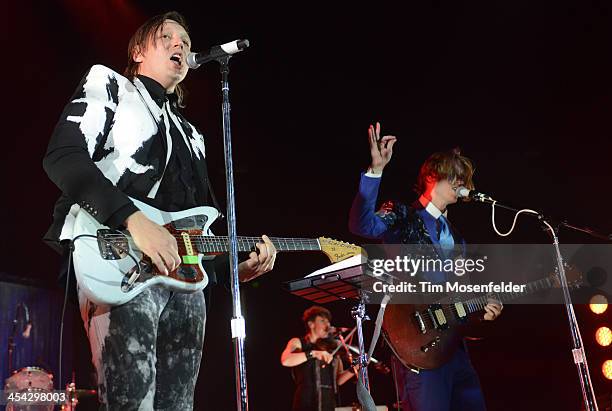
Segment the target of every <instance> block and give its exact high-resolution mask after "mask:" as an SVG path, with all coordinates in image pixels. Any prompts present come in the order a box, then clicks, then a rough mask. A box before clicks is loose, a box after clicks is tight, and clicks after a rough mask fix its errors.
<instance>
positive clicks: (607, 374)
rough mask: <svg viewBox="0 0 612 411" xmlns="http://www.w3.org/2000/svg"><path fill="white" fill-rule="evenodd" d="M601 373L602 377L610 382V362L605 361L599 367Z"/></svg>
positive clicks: (611, 377) (611, 361) (611, 371)
mask: <svg viewBox="0 0 612 411" xmlns="http://www.w3.org/2000/svg"><path fill="white" fill-rule="evenodd" d="M601 372H603V375H604V377H606V378H607V379H609V380H612V360H607V361H606V362H604V363H603V365H602V366H601Z"/></svg>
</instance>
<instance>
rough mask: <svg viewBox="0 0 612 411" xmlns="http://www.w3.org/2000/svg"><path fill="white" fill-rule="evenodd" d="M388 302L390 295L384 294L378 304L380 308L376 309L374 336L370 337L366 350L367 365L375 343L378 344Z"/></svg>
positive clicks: (370, 359)
mask: <svg viewBox="0 0 612 411" xmlns="http://www.w3.org/2000/svg"><path fill="white" fill-rule="evenodd" d="M389 300H391V295H390V294H385V296H384V297H383V299H382V301H381V302H380V308H379V309H378V314H377V315H376V322H375V323H374V335H373V336H372V342H371V343H370V349H369V350H368V363H369V362H370V361H372V354H373V353H374V349H375V348H376V343H377V342H378V338H379V337H380V329H381V328H382V323H383V318H384V316H385V309H386V308H387V304H388V303H389Z"/></svg>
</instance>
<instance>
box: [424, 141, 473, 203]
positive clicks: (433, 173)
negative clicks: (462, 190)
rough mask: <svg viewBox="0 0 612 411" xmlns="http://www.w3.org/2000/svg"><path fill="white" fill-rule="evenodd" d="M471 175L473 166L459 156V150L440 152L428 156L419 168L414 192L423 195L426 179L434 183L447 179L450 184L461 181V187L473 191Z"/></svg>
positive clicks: (468, 160) (469, 161)
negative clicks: (432, 180)
mask: <svg viewBox="0 0 612 411" xmlns="http://www.w3.org/2000/svg"><path fill="white" fill-rule="evenodd" d="M473 175H474V166H473V165H472V161H471V160H470V159H469V158H467V157H465V156H462V155H461V149H460V148H458V147H457V148H454V149H452V150H448V151H440V152H437V153H433V154H432V155H431V156H429V158H428V159H427V160H425V162H424V163H423V165H422V166H421V170H420V171H419V176H418V177H417V183H416V185H415V187H414V191H416V192H417V194H423V193H424V192H425V189H426V186H427V178H428V177H431V178H433V179H434V180H436V181H440V180H443V179H448V180H449V181H450V182H451V183H453V182H455V181H456V180H458V179H461V180H463V185H464V186H465V187H466V188H467V189H468V190H473V189H474V182H473V181H472V177H473Z"/></svg>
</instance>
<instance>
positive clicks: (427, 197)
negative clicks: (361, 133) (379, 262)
mask: <svg viewBox="0 0 612 411" xmlns="http://www.w3.org/2000/svg"><path fill="white" fill-rule="evenodd" d="M368 135H369V143H370V153H371V157H372V162H371V164H370V167H369V168H368V170H367V172H365V173H362V175H361V181H360V184H359V191H358V193H357V195H356V197H355V199H354V201H353V205H352V207H351V212H350V217H349V228H350V230H351V232H353V233H354V234H357V235H360V236H362V237H366V238H370V239H377V240H382V241H383V242H384V243H386V244H431V245H432V247H436V248H438V249H442V250H445V249H452V248H453V247H454V246H455V244H463V243H464V240H463V238H462V237H461V235H460V234H459V233H458V231H457V230H456V229H455V228H454V227H453V226H452V225H451V224H450V222H449V220H448V211H447V207H448V206H449V205H450V204H454V203H456V202H457V200H458V197H457V192H456V190H457V188H458V187H460V186H464V187H466V188H468V189H473V188H474V185H473V182H472V175H473V173H474V168H473V166H472V162H471V161H470V160H469V159H468V158H466V157H464V156H462V155H461V153H460V151H459V150H458V149H455V150H451V151H447V152H438V153H434V154H432V155H431V156H430V157H429V158H428V159H427V160H426V161H425V163H423V165H422V166H421V169H420V172H419V176H418V178H417V184H416V186H415V191H416V192H417V194H418V195H419V198H418V200H417V201H415V202H414V203H413V204H412V205H410V206H408V205H405V204H402V203H399V202H386V203H384V204H383V206H382V208H381V210H379V211H378V212H376V211H375V206H376V201H377V198H378V189H379V187H380V180H381V177H382V173H383V170H384V168H385V166H386V165H387V164H388V163H389V161H390V160H391V156H392V154H393V146H394V144H395V143H396V141H397V138H396V137H394V136H383V137H381V136H380V124H379V123H377V124H376V126H372V125H370V128H369V130H368ZM501 310H502V306H501V304H499V303H497V302H492V301H491V302H489V304H487V305H486V306H485V315H484V319H485V320H494V319H495V318H497V317H498V316H499V315H500V313H501ZM394 362H395V365H396V369H397V379H398V381H397V382H398V387H399V396H400V399H401V403H402V410H403V411H481V410H485V403H484V398H483V395H482V391H481V388H480V382H479V380H478V375H477V374H476V371H475V370H474V368H473V367H472V364H471V362H470V359H469V357H468V355H467V352H466V351H465V348H464V347H463V346H461V347H459V349H457V350H456V351H455V354H454V355H453V357H452V358H451V359H450V360H449V361H448V362H446V363H445V364H444V365H442V366H440V367H438V368H435V369H431V370H416V369H414V370H413V369H409V368H407V367H406V366H404V365H403V364H402V363H401V362H400V361H399V359H397V358H394Z"/></svg>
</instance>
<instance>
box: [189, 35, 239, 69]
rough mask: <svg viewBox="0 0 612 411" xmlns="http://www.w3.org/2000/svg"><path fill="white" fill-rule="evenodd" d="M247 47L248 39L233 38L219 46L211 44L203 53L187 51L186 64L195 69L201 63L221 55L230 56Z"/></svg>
mask: <svg viewBox="0 0 612 411" xmlns="http://www.w3.org/2000/svg"><path fill="white" fill-rule="evenodd" d="M247 47H249V41H248V40H246V39H244V40H234V41H230V42H229V43H225V44H221V45H220V46H213V47H211V48H210V49H209V50H208V51H205V52H203V53H189V54H188V55H187V66H189V68H190V69H197V68H198V67H200V66H201V65H202V64H205V63H208V62H209V61H212V60H216V59H218V58H221V57H225V56H231V55H232V54H236V53H238V52H241V51H242V50H244V49H246V48H247Z"/></svg>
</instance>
